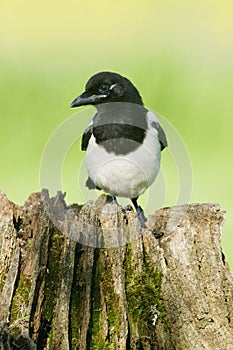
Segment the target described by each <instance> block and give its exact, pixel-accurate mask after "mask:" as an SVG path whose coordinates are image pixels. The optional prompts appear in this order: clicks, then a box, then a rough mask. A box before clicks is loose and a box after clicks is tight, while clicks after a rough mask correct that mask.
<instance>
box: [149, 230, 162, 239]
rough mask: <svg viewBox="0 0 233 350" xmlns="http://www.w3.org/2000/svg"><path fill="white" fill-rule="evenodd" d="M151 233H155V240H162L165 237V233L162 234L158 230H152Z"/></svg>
mask: <svg viewBox="0 0 233 350" xmlns="http://www.w3.org/2000/svg"><path fill="white" fill-rule="evenodd" d="M150 231H151V233H153V235H154V236H155V238H157V239H158V238H161V237H163V235H164V233H163V232H160V231H157V230H150Z"/></svg>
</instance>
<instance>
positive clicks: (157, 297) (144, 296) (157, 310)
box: [126, 248, 168, 334]
mask: <svg viewBox="0 0 233 350" xmlns="http://www.w3.org/2000/svg"><path fill="white" fill-rule="evenodd" d="M126 272H127V273H126V297H127V301H128V307H129V313H130V317H131V320H130V326H131V329H135V328H137V329H138V331H139V332H141V333H142V334H144V333H145V328H146V329H151V328H153V327H154V325H155V324H156V322H157V320H160V321H161V322H162V323H163V324H164V325H165V327H167V324H168V323H167V319H166V311H165V307H164V303H163V298H162V296H161V281H162V273H161V272H156V271H155V270H154V267H152V266H150V265H149V264H148V263H146V262H145V263H144V266H143V271H142V272H140V273H136V272H135V268H134V266H133V265H132V259H131V249H130V248H128V251H127V262H126Z"/></svg>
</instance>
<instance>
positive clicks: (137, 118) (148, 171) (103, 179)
mask: <svg viewBox="0 0 233 350" xmlns="http://www.w3.org/2000/svg"><path fill="white" fill-rule="evenodd" d="M83 105H93V106H95V107H96V109H97V113H96V114H95V115H94V117H93V118H92V119H91V121H90V123H89V125H88V127H87V129H86V130H85V132H84V134H83V136H82V150H83V151H86V159H85V161H86V168H87V171H88V174H89V178H88V180H87V182H86V185H87V186H88V187H89V188H90V189H93V188H97V189H102V190H104V191H105V192H106V193H108V194H110V195H112V198H113V200H115V201H116V197H117V196H119V197H127V198H130V199H131V201H132V203H133V205H134V207H135V209H136V211H137V214H138V218H139V221H140V224H141V227H143V228H146V225H145V221H146V219H145V216H144V213H143V210H142V208H141V207H140V206H139V205H138V203H137V199H138V197H139V196H140V195H141V194H142V193H143V192H144V191H145V190H146V189H147V188H148V187H149V186H150V185H151V184H152V183H153V182H154V180H155V178H156V176H157V174H158V172H159V168H160V158H161V151H162V150H163V149H164V148H165V147H166V146H167V139H166V135H165V133H164V131H163V129H162V128H161V126H160V124H159V121H158V119H157V117H156V115H155V114H154V113H152V112H151V111H149V110H148V109H146V108H145V107H144V105H143V101H142V98H141V96H140V94H139V92H138V90H137V89H136V88H135V86H134V85H133V84H132V83H131V82H130V81H129V80H128V79H127V78H125V77H123V76H121V75H120V74H117V73H112V72H100V73H97V74H95V75H93V76H92V77H91V78H90V79H89V81H88V82H87V84H86V88H85V91H84V92H83V93H82V94H81V95H80V96H78V97H77V98H76V99H75V100H74V101H73V102H72V103H71V107H72V108H73V107H79V106H83ZM155 234H156V232H155ZM158 236H159V234H158Z"/></svg>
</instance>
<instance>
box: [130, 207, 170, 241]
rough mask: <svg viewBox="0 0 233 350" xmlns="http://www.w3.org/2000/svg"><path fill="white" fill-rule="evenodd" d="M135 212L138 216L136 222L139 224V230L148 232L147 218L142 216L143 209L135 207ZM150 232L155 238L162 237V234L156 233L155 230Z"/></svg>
mask: <svg viewBox="0 0 233 350" xmlns="http://www.w3.org/2000/svg"><path fill="white" fill-rule="evenodd" d="M136 211H137V214H138V220H139V222H140V225H141V228H143V229H147V230H148V227H147V226H146V221H147V218H146V217H145V215H144V211H143V209H142V208H141V207H140V206H137V207H136ZM149 230H150V229H149ZM150 231H151V233H153V235H154V236H155V238H160V237H162V236H163V235H164V233H163V232H160V231H157V230H150Z"/></svg>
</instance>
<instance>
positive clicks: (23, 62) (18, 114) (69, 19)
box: [0, 0, 233, 269]
mask: <svg viewBox="0 0 233 350" xmlns="http://www.w3.org/2000/svg"><path fill="white" fill-rule="evenodd" d="M232 43H233V2H231V1H229V0H222V1H217V0H202V1H200V0H195V1H194V0H190V1H185V0H177V1H174V0H163V1H162V0H158V1H149V0H146V1H145V0H144V1H132V0H130V1H122V0H118V1H117V2H110V1H103V0H99V1H95V2H94V1H89V2H84V1H79V0H78V1H77V0H76V1H74V0H67V1H56V2H55V1H50V2H47V1H44V0H42V1H40V2H34V1H33V2H32V1H29V0H24V1H20V2H17V1H15V0H14V1H13V0H9V1H7V2H2V3H1V5H0V50H1V51H0V52H1V55H0V99H1V103H0V111H1V128H0V133H1V137H0V144H1V147H0V161H1V163H0V164H1V170H0V188H1V189H2V190H4V191H5V192H6V194H7V196H8V197H9V198H10V199H11V200H13V201H15V202H16V203H18V204H22V203H23V202H24V201H25V200H26V199H27V197H28V195H29V194H30V193H31V192H34V191H39V190H40V180H39V173H40V162H41V157H42V154H43V150H44V149H45V146H46V144H47V142H48V140H49V139H50V137H51V135H52V134H53V132H54V130H55V129H56V128H57V127H58V126H59V125H60V124H61V123H62V122H64V120H66V118H68V117H70V116H72V115H73V114H74V112H75V111H74V110H70V108H69V104H70V102H71V101H72V100H73V99H74V98H75V97H76V96H77V95H78V94H79V93H80V92H82V91H83V88H84V85H85V83H86V81H87V79H88V78H89V77H90V76H91V75H92V74H94V73H96V72H98V71H102V70H110V71H116V72H119V73H121V74H122V75H125V76H127V77H128V78H130V80H131V81H132V82H133V83H134V84H135V85H136V86H137V87H138V89H139V90H140V92H141V95H142V96H143V99H144V102H145V105H146V106H147V107H148V108H150V109H152V110H154V111H157V112H159V113H160V114H161V115H162V116H163V117H164V118H166V119H167V120H169V121H170V122H171V123H172V124H173V126H174V128H176V130H178V132H179V134H180V135H181V137H182V138H183V141H184V143H185V145H186V147H187V149H188V152H189V155H190V159H191V162H192V167H193V191H192V198H191V202H198V203H201V202H214V203H215V202H217V203H220V205H221V208H222V209H223V210H226V212H227V215H226V222H225V225H224V230H223V244H222V246H223V251H224V253H225V255H226V257H227V261H228V262H229V263H230V265H231V268H232V269H233V235H232V234H233V200H232V192H233V190H232V179H233V166H232V148H233V137H232V133H233V117H232V111H233V45H232ZM81 124H82V123H81ZM80 128H81V130H77V134H78V135H80V134H81V133H82V131H83V129H82V128H83V125H80ZM79 143H80V141H79V140H78V141H77V145H76V144H74V146H73V147H72V150H71V152H70V154H69V155H67V162H66V163H67V164H66V165H64V185H63V188H62V189H63V190H64V191H66V192H67V200H68V202H69V203H71V202H79V203H82V202H83V198H81V197H79V195H76V194H75V190H72V188H73V187H72V186H77V185H73V184H74V183H75V180H74V179H75V178H76V175H77V161H78V162H80V164H81V163H82V161H83V157H84V154H82V152H81V151H80V149H79ZM74 157H75V160H76V162H74V161H73V160H72V159H74ZM71 160H72V161H71ZM162 170H163V174H166V177H167V179H166V182H167V183H168V184H169V185H168V189H167V191H168V192H170V191H171V195H170V196H169V193H168V196H167V197H166V200H165V203H164V205H174V204H175V200H174V198H173V197H174V196H173V195H172V191H173V187H175V186H176V185H177V174H176V173H175V166H173V167H172V166H171V162H169V153H168V152H167V153H166V152H164V154H163V163H162ZM173 181H174V186H173ZM155 209H156V206H154V208H151V213H152V212H153V211H154V210H155Z"/></svg>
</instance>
